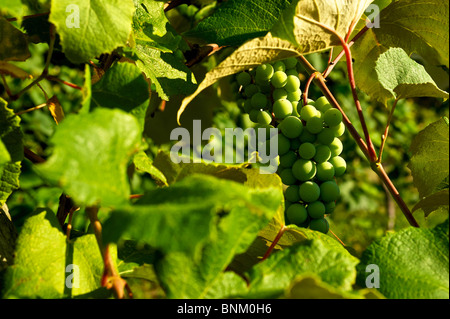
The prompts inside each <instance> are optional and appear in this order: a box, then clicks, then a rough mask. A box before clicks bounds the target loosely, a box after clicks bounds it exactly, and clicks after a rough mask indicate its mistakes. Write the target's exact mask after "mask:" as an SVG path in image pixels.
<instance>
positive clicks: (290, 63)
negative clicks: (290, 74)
mask: <svg viewBox="0 0 450 319" xmlns="http://www.w3.org/2000/svg"><path fill="white" fill-rule="evenodd" d="M284 64H285V65H286V69H293V68H295V67H296V66H297V59H296V58H287V59H286V60H284Z"/></svg>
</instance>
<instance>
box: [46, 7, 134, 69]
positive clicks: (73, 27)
mask: <svg viewBox="0 0 450 319" xmlns="http://www.w3.org/2000/svg"><path fill="white" fill-rule="evenodd" d="M134 10H135V9H134V5H133V1H131V0H91V1H82V0H53V1H52V4H51V11H50V17H49V21H50V22H51V23H53V24H54V25H55V26H56V30H57V32H58V34H59V36H60V38H61V45H62V47H63V51H64V53H65V54H66V56H67V58H68V59H69V60H70V61H72V62H73V63H83V62H88V61H89V59H92V58H95V57H96V56H99V55H100V54H102V53H110V52H112V51H113V50H114V49H116V48H117V47H120V46H125V45H126V43H127V41H128V38H129V36H130V33H131V24H132V19H133V13H134Z"/></svg>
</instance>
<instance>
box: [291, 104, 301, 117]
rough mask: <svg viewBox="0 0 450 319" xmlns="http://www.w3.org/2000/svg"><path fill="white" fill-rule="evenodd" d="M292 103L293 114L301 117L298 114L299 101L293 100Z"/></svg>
mask: <svg viewBox="0 0 450 319" xmlns="http://www.w3.org/2000/svg"><path fill="white" fill-rule="evenodd" d="M291 104H292V115H293V116H295V117H298V118H300V114H298V111H297V105H298V104H299V103H298V102H297V101H293V102H292V101H291Z"/></svg>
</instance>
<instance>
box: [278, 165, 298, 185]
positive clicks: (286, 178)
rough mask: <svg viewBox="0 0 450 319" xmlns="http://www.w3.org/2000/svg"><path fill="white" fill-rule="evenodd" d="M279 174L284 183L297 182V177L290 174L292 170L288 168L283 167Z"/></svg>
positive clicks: (292, 183)
mask: <svg viewBox="0 0 450 319" xmlns="http://www.w3.org/2000/svg"><path fill="white" fill-rule="evenodd" d="M279 175H280V178H281V181H282V182H283V184H284V185H294V184H295V183H297V179H296V178H295V176H294V175H293V174H292V170H291V169H290V168H285V169H283V170H282V171H281V172H280V174H279Z"/></svg>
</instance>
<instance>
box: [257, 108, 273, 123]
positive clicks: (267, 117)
mask: <svg viewBox="0 0 450 319" xmlns="http://www.w3.org/2000/svg"><path fill="white" fill-rule="evenodd" d="M256 120H257V122H258V123H259V124H261V125H269V124H270V123H272V114H270V113H269V112H267V111H259V114H258V116H257V117H256Z"/></svg>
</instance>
